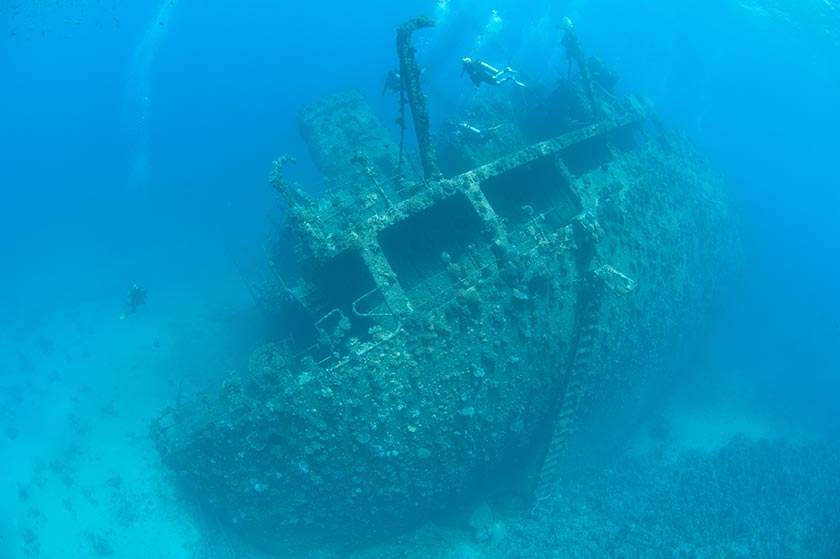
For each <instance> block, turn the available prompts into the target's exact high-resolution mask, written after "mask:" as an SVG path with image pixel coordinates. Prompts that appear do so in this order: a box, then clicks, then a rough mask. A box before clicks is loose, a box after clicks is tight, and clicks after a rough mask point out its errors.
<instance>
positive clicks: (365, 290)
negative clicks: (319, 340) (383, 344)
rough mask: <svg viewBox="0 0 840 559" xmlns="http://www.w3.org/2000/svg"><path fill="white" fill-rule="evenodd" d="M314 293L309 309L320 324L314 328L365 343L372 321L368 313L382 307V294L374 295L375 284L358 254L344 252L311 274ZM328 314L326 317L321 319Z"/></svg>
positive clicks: (375, 291) (376, 292)
mask: <svg viewBox="0 0 840 559" xmlns="http://www.w3.org/2000/svg"><path fill="white" fill-rule="evenodd" d="M312 283H313V284H314V286H315V292H314V293H313V295H312V300H311V302H310V307H311V308H312V310H313V312H314V313H315V314H316V315H318V316H316V317H315V320H319V319H321V320H322V324H319V325H318V326H319V327H320V328H322V329H323V328H324V326H325V325H332V324H333V323H335V324H334V326H335V328H333V327H332V326H330V330H331V331H332V330H335V329H336V328H339V329H340V331H341V332H343V334H344V335H347V336H350V337H356V338H359V339H365V338H366V337H367V333H368V329H369V328H370V327H371V326H373V324H374V321H373V319H372V318H371V317H370V316H365V315H366V314H371V311H373V310H374V309H377V308H378V307H380V306H382V305H383V304H384V298H383V297H382V294H381V293H379V292H378V291H377V285H376V282H375V281H374V279H373V276H372V275H371V273H370V270H369V269H368V267H367V264H366V263H365V261H364V259H363V258H362V256H361V254H359V253H358V252H357V251H355V250H346V251H344V252H342V253H340V254H338V255H337V256H336V257H335V258H333V259H331V260H330V261H328V262H327V263H326V264H324V266H322V267H321V269H320V270H318V272H317V273H316V274H315V279H314V281H313V282H312ZM328 313H332V314H330V316H329V317H328V318H326V319H324V318H323V317H324V316H326V315H327V314H328Z"/></svg>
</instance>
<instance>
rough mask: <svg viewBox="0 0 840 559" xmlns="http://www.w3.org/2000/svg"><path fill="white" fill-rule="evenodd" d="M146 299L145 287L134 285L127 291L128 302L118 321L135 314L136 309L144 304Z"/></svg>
mask: <svg viewBox="0 0 840 559" xmlns="http://www.w3.org/2000/svg"><path fill="white" fill-rule="evenodd" d="M147 297H148V293H147V292H146V288H145V287H142V286H140V285H137V284H136V283H135V284H133V285H132V286H131V288H130V289H129V290H128V300H126V302H125V310H124V311H123V314H122V316H120V320H124V319H125V318H126V317H127V316H130V315H132V314H135V313H136V312H137V308H138V307H140V306H142V305H145V304H146V299H147Z"/></svg>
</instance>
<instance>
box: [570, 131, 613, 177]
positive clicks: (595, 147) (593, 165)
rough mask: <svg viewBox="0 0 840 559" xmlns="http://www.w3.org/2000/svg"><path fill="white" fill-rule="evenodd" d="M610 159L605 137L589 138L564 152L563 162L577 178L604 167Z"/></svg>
mask: <svg viewBox="0 0 840 559" xmlns="http://www.w3.org/2000/svg"><path fill="white" fill-rule="evenodd" d="M610 157H611V154H610V148H609V144H608V143H607V139H606V138H605V137H603V136H596V137H594V138H589V139H588V140H584V141H582V142H580V143H577V144H574V145H573V146H569V147H568V148H566V149H565V150H563V162H564V163H565V164H566V167H567V168H568V169H569V172H570V173H572V174H573V175H574V176H576V177H579V176H582V175H585V174H587V173H591V172H592V171H594V170H595V169H599V168H601V167H603V166H604V165H606V164H607V163H609V161H610Z"/></svg>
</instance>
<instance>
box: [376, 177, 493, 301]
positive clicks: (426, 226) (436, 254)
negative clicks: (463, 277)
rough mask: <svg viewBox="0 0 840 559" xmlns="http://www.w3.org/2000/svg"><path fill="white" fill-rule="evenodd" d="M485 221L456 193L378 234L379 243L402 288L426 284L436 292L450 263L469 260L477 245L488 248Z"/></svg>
mask: <svg viewBox="0 0 840 559" xmlns="http://www.w3.org/2000/svg"><path fill="white" fill-rule="evenodd" d="M482 227H483V224H482V221H481V218H480V217H479V216H478V214H477V213H476V211H475V209H474V208H473V207H472V205H471V204H470V202H469V201H468V200H467V198H466V196H464V195H463V194H460V193H458V194H455V195H453V196H450V197H449V198H446V199H444V200H442V201H440V202H438V203H436V204H435V205H433V206H431V207H429V208H426V209H424V210H423V211H421V212H418V213H416V214H414V215H411V216H409V217H408V218H406V219H404V220H403V221H400V222H399V223H396V224H394V225H392V226H391V227H389V228H388V229H385V230H383V231H382V232H381V233H379V244H380V246H381V247H382V251H383V252H384V253H385V256H386V258H387V259H388V262H389V264H390V265H391V268H392V269H393V270H394V273H396V274H397V279H398V280H399V282H400V285H401V286H402V288H403V289H404V290H405V291H406V292H409V291H411V290H414V289H415V288H420V287H425V288H428V289H427V291H429V292H430V293H431V292H435V291H439V290H442V289H444V288H445V286H442V285H438V284H437V283H436V284H435V285H431V284H427V282H431V280H432V278H437V279H438V280H440V281H441V282H443V283H444V284H445V283H446V282H447V281H448V280H447V279H441V278H442V277H444V276H446V274H445V272H446V269H447V267H448V266H449V265H450V264H458V263H460V262H469V261H470V259H471V257H472V256H473V254H471V253H472V252H474V251H476V250H478V249H477V247H485V245H486V242H485V241H484V239H483V235H482Z"/></svg>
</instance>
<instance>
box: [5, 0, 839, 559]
mask: <svg viewBox="0 0 840 559" xmlns="http://www.w3.org/2000/svg"><path fill="white" fill-rule="evenodd" d="M143 4H146V3H134V2H120V1H119V0H75V1H61V0H55V1H51V2H43V1H38V2H30V1H23V0H2V1H0V71H1V72H0V76H2V84H3V86H2V87H0V123H1V124H0V192H2V205H0V240H1V241H0V246H2V253H0V263H2V264H0V266H2V268H0V272H1V273H0V464H2V466H0V468H2V469H0V558H4V559H5V558H6V557H9V558H15V559H17V558H21V557H45V558H59V557H74V558H75V557H95V556H114V557H141V556H143V557H147V558H148V557H227V556H250V555H235V554H234V555H231V553H238V552H234V551H230V550H231V549H233V548H234V547H236V546H237V545H239V544H238V543H236V542H235V541H233V542H232V541H230V540H228V539H227V536H226V537H224V538H223V540H224V541H219V538H218V536H214V537H210V536H208V533H209V532H213V533H214V534H216V533H217V530H215V529H212V528H213V527H210V526H208V524H207V522H206V521H202V520H197V518H200V517H201V515H200V514H196V511H194V510H190V509H189V507H187V506H184V505H183V503H181V502H180V501H179V498H178V494H177V492H176V491H175V489H173V488H172V487H171V480H169V479H168V478H167V476H166V472H165V471H163V470H162V468H161V467H160V465H159V462H158V459H157V456H156V454H155V452H154V450H153V449H152V448H151V445H150V444H149V443H148V440H147V429H148V422H149V420H150V419H151V418H152V417H154V416H155V414H156V413H158V412H159V411H160V410H161V409H162V408H163V407H165V406H166V405H168V403H170V402H171V401H172V400H174V399H175V398H176V396H177V394H178V392H179V390H180V388H179V387H183V386H184V385H187V386H189V387H191V388H192V389H198V388H200V387H202V386H205V387H206V386H211V385H213V384H214V383H218V381H219V380H220V379H222V378H224V376H225V375H226V374H227V373H228V372H229V371H230V370H232V369H235V368H236V367H238V366H239V364H240V363H241V362H243V360H244V359H246V358H247V354H248V352H249V351H250V350H251V349H253V347H255V346H256V345H257V344H258V343H260V342H261V341H264V340H265V339H266V336H268V335H270V334H269V333H266V332H265V331H264V330H263V329H262V327H261V326H260V321H259V313H258V311H257V310H256V309H255V307H254V303H253V301H252V299H251V298H250V294H249V291H248V289H247V285H248V283H249V282H255V281H258V280H259V277H260V274H263V273H265V270H264V261H265V252H264V248H263V247H264V245H265V242H266V239H267V238H268V237H269V235H271V234H272V232H273V231H274V222H275V221H277V220H278V219H279V216H280V215H281V214H282V211H283V210H282V207H281V204H280V203H279V200H278V199H277V196H276V193H274V192H273V191H272V189H271V188H270V187H268V185H267V175H268V171H269V170H270V162H271V161H272V160H273V159H274V158H275V157H277V156H278V155H279V154H280V153H283V152H288V153H292V154H295V155H297V156H298V158H299V160H300V162H299V163H298V165H296V166H295V168H294V169H293V171H292V172H293V175H294V178H295V179H297V180H299V181H300V182H301V183H302V184H304V185H306V188H309V189H311V190H313V191H315V190H317V188H318V175H317V172H316V170H315V168H314V165H313V164H312V163H311V162H309V161H308V160H307V158H306V146H305V144H304V143H303V142H302V141H301V139H300V137H299V135H298V133H297V129H298V127H297V120H296V119H297V113H298V111H299V109H300V108H301V107H302V106H304V105H306V104H308V103H312V102H314V101H316V100H318V99H319V98H320V97H322V96H324V95H326V94H330V93H335V92H339V91H343V90H346V89H357V90H359V91H360V92H361V93H362V94H363V95H364V96H365V97H366V98H367V99H368V100H369V101H370V102H371V104H372V106H373V108H374V109H375V110H376V112H377V114H378V115H379V116H380V117H381V118H382V120H383V121H385V122H388V123H391V122H392V120H393V118H394V116H395V106H394V101H393V99H392V98H389V97H387V96H385V97H383V96H382V95H381V87H382V79H383V76H384V75H385V72H386V71H387V70H389V69H391V68H392V67H394V65H395V53H394V29H395V28H396V27H397V26H398V25H399V24H400V23H401V22H403V21H404V20H406V19H407V18H408V17H411V16H414V15H418V14H426V15H429V16H433V17H436V18H437V19H438V21H439V25H438V27H437V28H436V29H434V30H431V31H428V32H423V33H422V35H418V47H419V55H418V56H419V58H420V59H421V63H422V64H423V65H424V67H425V68H426V71H425V74H424V85H425V87H426V89H427V92H428V94H429V96H430V99H431V114H432V120H433V123H440V122H442V121H443V120H444V119H445V118H447V116H449V115H451V114H454V112H455V111H456V110H457V109H458V108H459V107H461V106H463V104H464V103H465V101H466V100H468V99H469V97H470V96H471V95H472V94H473V87H472V85H471V84H469V82H468V81H467V80H466V79H465V78H462V77H461V76H460V67H459V60H460V58H461V57H462V56H464V55H466V54H472V55H478V56H482V57H483V58H486V59H488V60H494V61H498V63H499V64H503V65H508V64H509V65H511V66H515V67H516V68H518V69H520V70H521V71H522V72H523V75H526V76H528V78H529V79H530V80H534V81H541V82H546V83H551V82H553V81H554V80H556V79H557V78H558V77H560V76H563V75H565V57H564V54H563V52H562V50H561V47H560V46H559V42H558V33H557V31H556V29H557V25H558V22H559V21H560V19H561V18H562V17H563V16H564V15H567V14H568V15H571V16H572V17H573V18H574V20H575V22H576V28H577V30H578V34H579V35H580V38H581V41H582V43H583V45H584V47H585V49H586V50H587V51H588V52H590V53H593V54H596V55H597V56H599V57H600V58H601V59H602V60H603V61H604V62H605V63H606V64H608V65H609V66H610V67H612V68H613V69H615V71H617V72H618V73H619V74H620V75H621V78H622V79H621V83H620V86H619V87H620V89H621V91H622V92H627V93H635V94H638V95H641V96H643V97H646V98H648V99H649V100H650V101H651V102H652V103H653V105H654V106H655V108H656V110H657V112H658V113H659V115H660V117H661V118H662V120H663V121H665V122H667V123H668V124H669V125H671V126H674V127H675V128H678V129H680V130H682V131H684V132H685V133H686V134H687V135H688V136H689V137H690V138H691V139H692V140H693V141H694V142H695V144H696V145H697V146H698V147H699V150H700V152H701V153H704V154H705V155H706V156H707V157H708V159H709V161H710V164H711V165H712V167H714V168H715V169H717V170H719V171H720V173H721V174H722V175H723V176H725V177H726V179H727V181H728V183H729V184H730V189H731V197H732V200H733V204H734V206H735V208H736V209H737V213H738V218H739V222H740V235H741V240H742V249H741V250H742V258H741V273H740V274H739V276H738V278H737V280H735V281H734V283H733V284H731V285H729V286H728V287H729V289H728V290H727V292H726V295H725V298H723V299H722V300H720V301H718V303H719V304H718V306H717V307H716V308H717V312H716V315H715V317H714V321H713V322H714V328H713V330H712V332H711V334H710V336H709V338H708V339H707V340H706V342H705V343H704V344H703V345H702V347H698V348H696V349H697V351H696V354H697V356H696V360H695V361H693V362H691V363H686V367H685V369H686V370H685V371H684V377H685V379H686V380H685V383H684V384H683V385H681V386H678V387H677V388H676V393H675V395H674V400H673V402H670V401H669V403H668V404H667V406H666V405H665V403H663V409H665V408H666V407H667V408H668V409H669V410H673V409H674V408H675V407H676V409H677V411H676V412H673V413H674V414H675V418H674V419H673V424H674V425H675V426H676V427H675V428H674V429H675V430H676V431H677V432H678V436H683V437H684V441H681V442H680V445H683V446H686V447H691V446H692V445H694V446H695V447H697V448H700V449H703V450H704V451H707V452H712V450H710V449H714V448H719V447H721V446H722V445H725V444H726V441H728V440H729V439H730V438H731V437H734V436H736V435H740V436H744V437H748V438H750V439H753V440H758V439H772V440H778V439H783V440H786V441H793V442H796V443H799V442H802V441H808V442H809V443H811V442H813V441H821V444H826V445H832V444H834V443H835V442H838V443H840V440H838V439H840V411H838V409H837V404H836V402H837V397H838V394H840V343H838V342H840V280H839V279H838V278H840V259H838V254H840V220H838V219H837V216H838V215H840V166H838V148H840V141H838V137H840V136H838V130H840V4H835V0H740V1H739V0H713V1H710V2H681V3H675V2H668V1H667V0H642V1H640V2H632V3H628V2H624V1H620V0H568V1H565V2H563V1H561V2H544V1H541V0H526V1H521V0H520V1H514V0H499V1H497V2H489V1H486V0H462V1H459V0H438V1H437V2H435V1H434V0H406V1H403V2H385V1H383V0H372V1H369V2H362V3H347V2H338V1H331V0H330V1H327V0H325V1H322V2H300V3H292V2H288V1H279V2H278V1H268V0H254V1H252V2H247V3H243V4H242V5H239V4H234V3H224V2H217V1H215V0H206V1H204V2H195V1H189V0H164V1H163V2H160V3H159V5H155V3H148V5H143ZM391 128H392V130H393V131H394V132H395V133H396V128H395V127H394V126H391ZM133 283H140V284H142V285H143V286H144V287H145V288H146V289H147V290H148V293H149V302H148V304H147V305H145V306H144V307H142V308H141V309H140V312H139V313H138V314H137V315H134V316H131V317H127V319H126V320H120V314H121V313H122V311H123V305H124V300H125V296H126V293H127V292H128V289H129V286H131V285H132V284H133ZM663 413H665V412H663ZM668 413H672V412H670V411H669V412H668ZM680 426H682V427H680ZM695 443H696V444H695ZM836 483H837V484H840V481H837V482H836ZM231 538H233V536H231ZM453 538H455V536H453ZM456 539H457V538H456ZM452 545H453V548H452V549H456V548H458V545H460V544H457V543H453V544H452ZM459 549H460V548H459ZM225 553H227V555H225ZM441 553H442V552H441ZM447 553H449V551H447ZM452 553H455V551H452ZM464 553H467V552H464ZM441 556H443V555H441ZM447 556H448V555H447ZM453 556H454V555H453ZM464 556H468V555H464ZM488 556H489V555H488ZM651 556H658V555H651Z"/></svg>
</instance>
